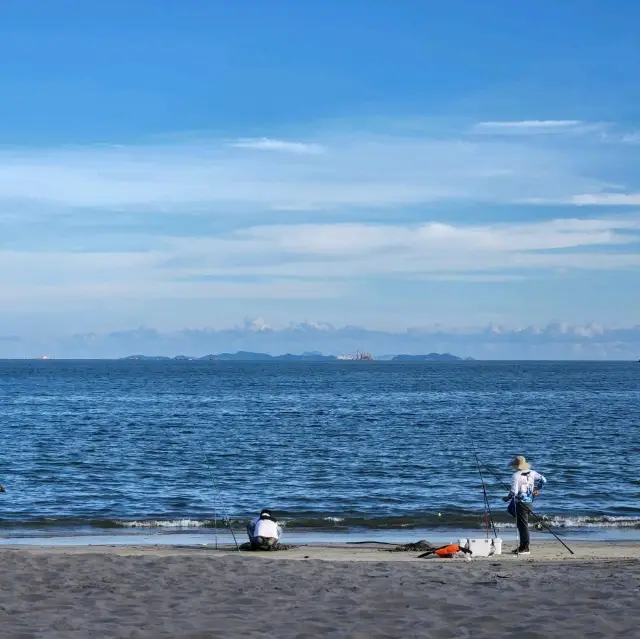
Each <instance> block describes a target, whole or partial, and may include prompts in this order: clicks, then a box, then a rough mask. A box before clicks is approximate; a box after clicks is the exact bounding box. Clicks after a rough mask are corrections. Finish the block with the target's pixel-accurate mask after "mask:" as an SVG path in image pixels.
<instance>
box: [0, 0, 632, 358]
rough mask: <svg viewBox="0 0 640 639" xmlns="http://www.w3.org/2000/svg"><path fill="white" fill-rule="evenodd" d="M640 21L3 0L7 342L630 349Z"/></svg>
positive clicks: (471, 1) (555, 13) (247, 0)
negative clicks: (5, 62) (347, 335)
mask: <svg viewBox="0 0 640 639" xmlns="http://www.w3.org/2000/svg"><path fill="white" fill-rule="evenodd" d="M639 22H640V3H637V2H636V1H634V0H618V2H616V3H615V5H614V4H611V3H604V2H600V1H595V0H580V1H578V0H574V1H572V0H564V1H562V2H558V1H557V0H556V1H551V0H539V1H537V2H528V3H514V2H513V1H507V0H492V1H491V2H482V3H480V2H477V1H475V0H467V1H462V0H451V1H449V2H447V3H443V2H435V1H433V2H431V1H428V0H405V1H404V2H402V3H398V2H391V1H390V0H339V1H338V0H325V1H324V2H314V3H312V2H299V1H294V0H270V2H264V1H260V0H233V1H231V0H229V1H215V0H180V2H177V1H174V0H165V1H164V2H157V1H154V0H128V1H126V2H125V1H124V0H111V1H110V2H108V3H106V2H86V0H67V1H65V0H59V1H58V2H55V3H53V2H50V1H49V0H39V1H38V0H19V1H18V0H7V1H6V2H3V3H2V4H1V5H0V56H1V57H2V59H3V60H5V61H7V62H8V63H7V64H3V65H1V66H0V96H2V99H1V100H0V357H25V356H29V357H31V356H39V355H42V354H50V355H51V354H52V355H55V356H58V357H65V356H86V357H91V356H120V355H126V354H130V353H129V352H127V351H130V350H131V349H133V350H134V351H136V352H137V351H142V350H144V349H148V348H153V349H155V350H156V353H153V354H170V355H171V354H174V355H175V354H178V353H177V352H175V351H176V350H177V349H178V348H186V347H189V348H190V349H192V350H194V351H201V352H194V353H192V354H194V355H196V354H204V353H205V352H208V347H209V346H211V347H216V348H218V347H220V350H227V349H225V348H224V346H225V345H226V344H227V342H230V343H233V345H237V346H238V347H239V348H242V347H244V346H247V345H250V346H252V347H255V348H256V349H259V347H260V346H263V347H264V348H263V350H269V349H270V350H280V349H281V350H283V351H286V350H291V349H298V350H316V349H317V348H316V347H317V345H318V344H320V345H321V346H322V348H323V349H324V350H325V351H329V352H336V354H338V353H339V351H341V350H344V349H347V348H356V347H359V348H364V349H368V350H373V349H381V350H391V351H394V350H395V351H407V350H409V351H413V352H424V351H426V352H429V351H431V350H435V347H436V346H442V347H451V348H457V349H458V350H463V351H465V352H461V353H458V354H461V355H469V356H478V357H493V356H495V357H500V358H502V357H507V358H508V357H545V358H598V359H603V358H604V359H629V358H636V359H637V358H638V357H639V356H640V294H639V293H640V174H639V173H638V169H637V167H638V166H639V165H640V164H639V162H640V115H639V113H640V112H639V111H638V108H637V105H638V104H639V103H640V71H638V64H637V63H638V60H639V59H640V39H638V38H637V37H636V36H637V33H636V32H637V24H638V23H639ZM256 318H257V319H256ZM301 326H302V327H303V330H302V333H303V334H304V335H305V338H304V339H303V340H300V339H299V337H300V334H301V331H300V327H301ZM344 327H350V328H348V329H344ZM354 327H358V330H359V331H360V333H357V332H356V333H354V331H355V330H356V329H355V328H354ZM345 330H347V333H348V334H349V335H350V337H349V340H347V341H346V342H345V340H344V331H345ZM232 334H233V335H234V336H236V337H234V338H233V339H231V337H230V336H231V335H232ZM436 334H437V335H439V336H440V337H439V338H438V339H436V338H435V337H434V335H436ZM184 335H189V336H190V337H189V340H190V341H189V340H188V341H187V342H186V343H185V342H184V341H181V340H182V338H183V337H184ZM212 335H216V336H217V337H216V338H215V340H213V341H212V337H211V336H212ZM274 335H277V336H278V339H277V340H275V341H274V339H275V338H274ZM416 335H420V336H421V337H420V339H418V338H416ZM461 335H463V336H464V339H463V338H461V337H460V336H461ZM149 336H153V337H152V338H150V337H149ZM176 336H181V337H179V338H178V337H176ZM198 336H199V337H198ZM238 336H239V337H238ZM256 336H258V337H259V336H262V337H260V339H262V340H263V342H260V341H259V339H258V337H256ZM266 336H270V337H269V339H268V340H267V337H266ZM296 336H297V337H296ZM408 336H412V337H411V338H410V339H409V337H408ZM497 336H499V337H497ZM505 336H511V337H509V338H506V337H505ZM196 337H197V339H196ZM236 338H237V339H236ZM461 339H462V340H463V341H462V342H461V341H460V340H461ZM149 340H151V341H149ZM176 340H177V341H176ZM198 340H200V341H198ZM256 340H258V341H256ZM264 340H267V341H264ZM496 340H497V341H496Z"/></svg>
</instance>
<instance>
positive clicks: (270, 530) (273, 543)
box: [247, 508, 282, 550]
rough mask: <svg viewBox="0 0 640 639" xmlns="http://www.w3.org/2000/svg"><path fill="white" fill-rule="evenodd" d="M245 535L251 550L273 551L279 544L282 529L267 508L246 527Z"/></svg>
mask: <svg viewBox="0 0 640 639" xmlns="http://www.w3.org/2000/svg"><path fill="white" fill-rule="evenodd" d="M247 534H248V535H249V541H250V542H251V548H252V549H253V550H275V549H276V548H277V547H278V544H279V543H280V535H281V534H282V528H281V527H280V525H279V524H278V520H277V519H276V518H275V517H273V515H272V514H271V511H270V510H269V509H268V508H264V509H263V510H262V511H261V512H260V514H259V515H257V516H256V517H254V518H253V519H252V520H251V521H250V522H249V524H248V525H247Z"/></svg>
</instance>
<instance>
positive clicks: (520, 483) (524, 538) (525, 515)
mask: <svg viewBox="0 0 640 639" xmlns="http://www.w3.org/2000/svg"><path fill="white" fill-rule="evenodd" d="M509 466H510V467H511V468H513V469H514V470H515V472H514V473H513V476H512V478H511V490H510V491H509V494H508V495H507V496H506V497H504V498H503V501H506V502H509V501H512V500H513V502H514V507H515V512H511V510H510V512H511V514H512V515H515V518H516V526H517V527H518V536H519V537H520V543H519V544H518V547H517V548H516V549H515V550H514V551H513V553H514V554H516V555H528V554H530V549H529V514H530V513H531V504H532V503H533V500H534V499H535V498H536V497H537V496H538V493H539V491H540V489H541V488H542V487H543V486H544V485H545V484H546V483H547V480H546V479H545V478H544V477H543V476H542V475H541V474H540V473H537V472H536V471H535V470H532V469H531V464H529V463H528V462H527V460H526V458H525V457H523V456H522V455H518V456H517V457H514V458H513V459H512V460H511V461H510V462H509Z"/></svg>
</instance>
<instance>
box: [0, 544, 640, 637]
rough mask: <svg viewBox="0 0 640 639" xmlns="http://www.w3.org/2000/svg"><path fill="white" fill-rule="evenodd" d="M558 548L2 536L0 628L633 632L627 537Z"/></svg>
mask: <svg viewBox="0 0 640 639" xmlns="http://www.w3.org/2000/svg"><path fill="white" fill-rule="evenodd" d="M571 546H572V548H573V549H574V551H575V552H576V555H575V556H573V557H572V556H570V555H569V554H568V553H567V552H566V551H565V550H564V549H563V548H562V546H560V545H559V544H556V543H551V542H546V543H543V544H536V546H535V547H534V552H533V554H532V556H531V558H529V559H525V558H523V557H521V558H513V557H508V556H506V555H502V556H500V557H493V558H488V559H479V558H478V559H474V560H472V561H465V560H455V559H453V560H452V559H448V560H447V559H417V555H418V553H390V552H385V550H381V548H384V547H375V546H365V547H361V546H349V547H339V546H331V547H326V546H325V547H308V546H307V547H300V548H297V549H294V550H289V551H283V552H278V553H242V554H241V555H238V553H237V552H235V551H232V550H221V551H215V550H214V549H212V548H211V547H200V548H187V547H161V546H137V547H117V546H111V547H76V548H45V547H24V546H22V547H3V548H2V549H0V637H2V639H4V638H10V637H24V638H27V637H38V638H42V639H49V638H63V637H64V638H67V637H68V638H75V637H93V638H99V637H154V638H155V637H187V638H188V637H194V638H195V637H261V638H269V637H278V638H279V637H283V638H288V637H319V636H323V637H362V638H365V637H402V638H407V637H457V638H464V637H474V638H476V637H511V636H513V637H516V636H517V637H519V638H520V639H529V638H534V637H535V638H538V637H540V638H542V637H544V638H548V637H564V638H567V637H581V638H582V637H629V638H631V637H634V638H637V637H640V630H638V628H640V544H638V543H628V542H627V543H612V542H599V543H576V544H571Z"/></svg>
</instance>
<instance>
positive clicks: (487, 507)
mask: <svg viewBox="0 0 640 639" xmlns="http://www.w3.org/2000/svg"><path fill="white" fill-rule="evenodd" d="M465 424H466V431H467V436H468V433H469V418H468V417H467V416H466V415H465ZM469 440H470V441H471V446H472V448H473V455H474V457H475V458H476V465H477V467H478V474H479V475H480V482H481V483H482V495H483V498H484V520H485V525H486V534H487V539H488V538H489V522H491V527H492V528H493V534H494V536H495V538H496V539H497V538H498V532H497V531H496V525H495V523H494V522H493V514H492V513H491V505H490V504H489V496H488V495H487V487H486V485H485V483H484V476H483V475H482V470H481V468H480V459H479V458H478V451H477V450H476V445H475V443H474V441H473V438H471V437H470V438H469ZM487 513H488V515H489V521H487Z"/></svg>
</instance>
